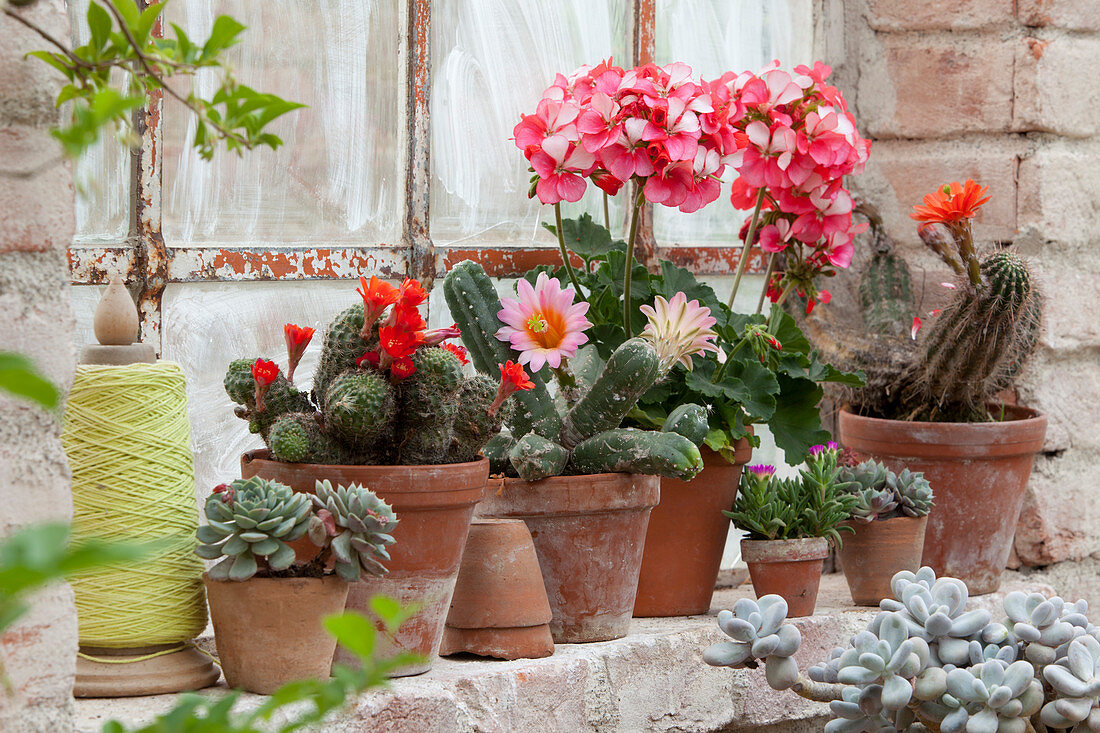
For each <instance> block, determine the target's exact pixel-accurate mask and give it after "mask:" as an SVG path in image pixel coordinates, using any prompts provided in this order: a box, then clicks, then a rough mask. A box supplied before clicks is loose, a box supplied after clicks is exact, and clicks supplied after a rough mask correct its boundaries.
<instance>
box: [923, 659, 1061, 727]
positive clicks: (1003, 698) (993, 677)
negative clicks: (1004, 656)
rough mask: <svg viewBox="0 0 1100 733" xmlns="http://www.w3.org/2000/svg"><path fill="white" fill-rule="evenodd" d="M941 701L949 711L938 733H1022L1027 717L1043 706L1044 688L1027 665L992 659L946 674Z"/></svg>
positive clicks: (1023, 662) (1032, 668)
mask: <svg viewBox="0 0 1100 733" xmlns="http://www.w3.org/2000/svg"><path fill="white" fill-rule="evenodd" d="M941 699H942V701H943V702H944V703H945V706H946V707H948V708H951V712H950V713H948V714H947V715H945V716H944V717H943V720H942V722H941V723H940V731H941V733H963V732H964V731H965V733H1025V731H1027V726H1028V724H1027V718H1029V717H1030V716H1032V715H1034V714H1035V713H1037V712H1038V711H1039V708H1040V707H1042V704H1043V686H1042V684H1040V682H1039V681H1038V680H1036V679H1035V669H1034V667H1032V666H1031V664H1029V663H1028V662H1026V661H1023V660H1020V661H1018V662H1013V663H1012V664H1007V663H1006V662H1004V661H1002V660H1000V659H991V660H989V661H988V662H983V663H981V664H977V665H975V666H973V667H966V668H963V667H958V668H955V669H953V670H951V671H950V672H948V673H947V692H946V693H945V694H944V695H943V697H942V698H941Z"/></svg>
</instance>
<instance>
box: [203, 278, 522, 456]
mask: <svg viewBox="0 0 1100 733" xmlns="http://www.w3.org/2000/svg"><path fill="white" fill-rule="evenodd" d="M361 282H362V284H363V288H362V290H360V293H361V294H362V295H363V298H364V302H363V303H356V304H355V305H353V306H350V307H349V308H347V309H345V310H344V311H342V312H341V313H339V314H337V315H336V317H335V318H334V319H333V320H332V322H331V323H330V324H329V326H328V328H327V329H326V331H325V334H324V341H323V346H322V351H321V359H320V364H319V365H318V368H317V371H316V373H315V374H314V378H313V390H312V392H311V393H306V392H305V391H303V390H299V389H298V388H297V387H296V386H295V385H294V384H293V383H292V382H291V381H290V380H289V379H287V378H286V377H285V376H283V375H282V374H278V375H277V376H276V377H275V378H274V379H273V380H272V381H271V383H270V384H269V385H266V390H267V391H266V393H264V396H263V400H262V404H261V405H260V406H259V407H258V406H257V404H256V399H255V392H256V390H255V381H254V378H253V375H252V373H251V372H250V368H251V366H252V364H253V362H254V360H250V359H238V360H236V361H234V362H232V363H231V364H230V366H229V372H228V373H227V374H226V377H225V382H224V384H225V391H226V393H227V394H228V395H229V397H230V399H232V400H233V401H234V402H236V403H238V405H239V407H238V408H237V410H236V413H237V415H238V416H239V417H242V418H244V419H246V420H248V421H249V429H250V430H251V431H252V432H255V433H259V434H260V435H261V436H262V437H263V438H264V441H265V442H266V443H267V446H268V448H269V450H270V451H271V456H272V458H274V459H276V460H280V461H286V462H294V463H348V464H356V465H362V464H435V463H457V462H465V461H472V460H476V459H477V458H478V457H479V453H480V451H481V449H482V448H483V447H484V445H485V444H486V443H487V442H488V441H489V439H490V438H492V437H493V436H494V435H495V434H496V433H497V432H499V430H500V427H501V424H502V422H503V417H504V416H505V415H507V414H509V410H508V409H507V405H506V406H505V408H504V409H494V410H493V411H492V412H493V414H490V406H491V405H493V404H494V401H495V399H496V398H497V397H498V390H499V385H498V380H494V379H492V378H490V377H484V376H480V377H479V376H465V375H464V374H463V364H464V363H465V359H466V357H465V355H464V351H463V350H462V349H461V348H459V347H455V346H452V345H449V344H445V343H443V342H444V341H446V339H449V338H455V337H457V336H458V334H459V332H458V330H457V329H453V328H451V329H438V330H436V331H428V330H425V327H426V324H425V323H424V320H423V318H422V317H421V316H420V314H419V311H418V304H419V303H420V302H422V300H423V298H425V297H426V294H425V293H424V291H423V289H421V288H420V286H419V284H418V283H416V281H414V280H406V281H405V283H403V284H402V285H401V287H400V288H394V287H392V286H390V285H388V284H386V283H384V282H382V281H380V280H378V279H377V278H372V280H371V282H370V283H369V284H368V283H367V282H366V281H365V279H364V278H361ZM387 308H388V309H389V310H388V311H387ZM387 312H388V315H386V314H387ZM368 321H369V323H368ZM290 325H292V324H288V328H289V326H290ZM365 325H366V327H364V326H365ZM295 328H297V327H295ZM302 330H303V329H298V331H302ZM288 333H289V331H288ZM310 335H312V334H310ZM287 344H288V351H289V357H290V363H291V365H296V364H297V361H296V359H300V358H301V352H302V351H303V350H304V349H305V347H306V344H308V338H302V339H299V340H297V341H294V342H293V344H292V341H291V340H290V339H289V337H288V341H287ZM494 366H495V365H494ZM498 407H499V406H498Z"/></svg>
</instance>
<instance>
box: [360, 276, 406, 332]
mask: <svg viewBox="0 0 1100 733" xmlns="http://www.w3.org/2000/svg"><path fill="white" fill-rule="evenodd" d="M359 286H360V287H359V288H358V289H357V290H356V291H355V292H357V293H359V295H361V296H363V330H362V331H361V332H360V334H359V335H360V336H362V337H363V338H369V337H370V330H371V328H372V327H373V326H374V324H375V322H377V321H378V319H379V318H380V317H381V315H382V312H383V311H384V310H386V308H388V307H389V306H391V305H393V304H394V303H396V302H397V301H398V299H399V298H400V297H401V291H400V290H398V289H397V288H395V287H394V286H392V285H390V284H389V283H388V282H386V281H385V280H379V279H378V278H377V277H374V276H373V275H372V276H371V279H370V282H369V283H368V282H367V278H365V277H360V278H359Z"/></svg>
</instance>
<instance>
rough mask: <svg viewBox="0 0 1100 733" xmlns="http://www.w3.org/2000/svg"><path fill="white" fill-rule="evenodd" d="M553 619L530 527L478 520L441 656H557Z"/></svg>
mask: <svg viewBox="0 0 1100 733" xmlns="http://www.w3.org/2000/svg"><path fill="white" fill-rule="evenodd" d="M551 618H552V616H551V613H550V603H549V602H548V601H547V600H546V588H545V586H543V584H542V571H541V570H539V558H538V555H537V554H536V553H535V545H534V543H533V542H532V541H531V533H530V532H529V531H528V530H527V525H526V524H524V522H523V520H522V519H487V518H484V517H482V518H478V519H475V520H474V521H473V522H472V523H471V524H470V537H469V539H467V540H466V550H465V551H464V552H463V553H462V567H461V569H459V571H458V581H457V582H456V583H455V593H454V596H453V597H452V598H451V610H450V613H448V614H447V628H446V629H444V631H443V644H442V645H441V646H440V648H439V654H440V655H441V656H447V655H449V654H458V653H459V652H467V653H470V654H476V655H478V656H482V657H496V658H498V659H521V658H526V659H538V658H539V657H548V656H550V655H551V654H553V653H554V639H553V637H551V635H550V619H551Z"/></svg>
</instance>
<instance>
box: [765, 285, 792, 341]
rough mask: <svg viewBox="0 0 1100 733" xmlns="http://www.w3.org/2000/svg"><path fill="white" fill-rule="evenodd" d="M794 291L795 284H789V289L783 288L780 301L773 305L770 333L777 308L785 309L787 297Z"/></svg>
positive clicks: (769, 321)
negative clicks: (784, 302) (784, 304)
mask: <svg viewBox="0 0 1100 733" xmlns="http://www.w3.org/2000/svg"><path fill="white" fill-rule="evenodd" d="M792 290H794V283H787V287H785V288H783V292H782V293H780V295H779V300H777V301H775V303H774V304H772V312H771V313H769V314H768V331H769V332H770V331H771V330H772V316H773V315H774V314H775V309H776V308H782V307H783V301H785V300H786V299H787V296H788V295H790V294H791V291H792Z"/></svg>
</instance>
